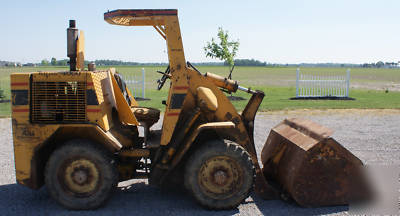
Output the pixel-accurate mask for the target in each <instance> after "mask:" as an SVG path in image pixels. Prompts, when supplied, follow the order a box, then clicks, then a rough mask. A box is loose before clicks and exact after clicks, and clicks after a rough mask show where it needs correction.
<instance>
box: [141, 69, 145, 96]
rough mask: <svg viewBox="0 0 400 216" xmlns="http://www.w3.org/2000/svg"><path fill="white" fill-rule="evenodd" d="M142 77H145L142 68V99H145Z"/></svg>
mask: <svg viewBox="0 0 400 216" xmlns="http://www.w3.org/2000/svg"><path fill="white" fill-rule="evenodd" d="M144 77H145V71H144V68H142V98H145V95H144V89H145V86H144V85H145V81H144Z"/></svg>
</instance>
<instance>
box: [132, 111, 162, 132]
mask: <svg viewBox="0 0 400 216" xmlns="http://www.w3.org/2000/svg"><path fill="white" fill-rule="evenodd" d="M131 110H132V112H133V114H134V115H135V117H136V119H137V120H138V121H139V122H144V123H146V124H147V126H148V127H151V126H152V125H153V124H154V123H156V122H158V120H159V119H160V110H158V109H154V108H150V107H131Z"/></svg>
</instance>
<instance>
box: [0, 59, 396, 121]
mask: <svg viewBox="0 0 400 216" xmlns="http://www.w3.org/2000/svg"><path fill="white" fill-rule="evenodd" d="M102 68H103V69H106V68H108V67H98V69H102ZM116 69H117V71H118V72H120V73H122V74H123V75H125V76H127V75H129V74H136V76H137V78H140V76H141V73H140V71H141V69H142V66H117V67H116ZM198 69H199V70H200V71H201V72H202V73H205V72H212V73H216V74H219V75H222V76H226V75H227V74H228V69H227V67H221V66H201V67H198ZM66 70H68V68H67V67H36V68H33V67H31V68H30V67H23V68H4V67H3V68H2V67H0V88H1V89H3V90H4V91H5V94H6V97H7V98H8V99H9V98H10V85H9V82H10V73H11V72H32V71H66ZM145 70H146V77H145V79H146V97H148V98H151V100H150V101H139V103H140V104H141V105H143V106H149V107H155V108H158V109H161V110H164V109H165V106H164V105H162V104H161V101H162V100H165V99H166V97H167V94H168V92H167V91H168V83H167V84H166V86H165V87H164V89H163V90H161V91H157V90H156V86H157V84H156V80H157V79H159V78H160V76H161V75H160V74H158V73H156V72H155V71H157V70H160V71H164V70H165V67H153V66H146V67H145ZM301 70H302V72H305V73H312V72H316V71H318V72H322V73H326V74H333V73H334V72H340V73H343V74H344V73H345V72H346V69H345V68H301ZM233 78H234V79H235V80H238V81H239V83H240V85H242V86H246V87H252V89H259V90H262V91H264V92H265V93H266V97H265V98H264V101H263V103H262V104H261V107H260V110H262V111H268V110H292V109H346V108H356V109H400V91H389V92H388V93H385V91H384V90H385V89H386V87H387V86H391V85H400V69H364V68H353V69H351V86H352V87H353V88H352V89H351V91H350V97H352V98H355V99H356V100H354V101H349V100H290V99H289V98H291V97H294V96H295V92H296V89H295V87H294V86H295V79H296V68H268V67H236V68H235V71H234V73H233ZM354 87H355V89H354ZM235 95H237V96H241V97H244V98H246V99H249V98H250V95H248V94H246V93H243V92H239V93H237V94H235ZM246 103H247V100H246V101H233V104H234V105H235V107H236V108H237V109H238V110H242V109H243V108H244V107H245V106H246ZM9 115H10V104H9V103H0V116H9Z"/></svg>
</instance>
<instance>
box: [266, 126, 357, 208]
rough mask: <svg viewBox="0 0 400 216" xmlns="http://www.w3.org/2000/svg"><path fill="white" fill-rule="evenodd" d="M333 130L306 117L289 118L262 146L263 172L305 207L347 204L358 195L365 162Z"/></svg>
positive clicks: (275, 128) (272, 131)
mask: <svg viewBox="0 0 400 216" xmlns="http://www.w3.org/2000/svg"><path fill="white" fill-rule="evenodd" d="M332 133H333V131H332V130H330V129H328V128H326V127H323V126H321V125H318V124H317V123H315V122H312V121H310V120H304V119H286V120H284V121H283V122H281V123H280V124H279V125H277V126H275V127H274V128H273V129H272V130H271V133H270V135H269V136H268V139H267V141H266V144H265V146H264V148H263V150H262V154H261V161H262V163H263V169H262V171H263V174H264V176H265V177H266V179H267V181H273V182H275V183H277V185H279V187H280V188H281V189H282V191H283V192H285V193H287V194H288V195H290V197H292V198H293V199H294V200H295V201H296V202H297V203H298V204H299V205H301V206H304V207H315V206H329V205H344V204H348V203H349V202H350V201H352V200H356V199H358V196H359V192H360V189H359V188H358V187H357V186H359V184H358V183H359V182H360V181H361V180H362V179H363V177H362V172H361V168H362V167H363V163H362V162H361V160H360V159H358V158H357V157H356V156H354V155H353V154H352V153H351V152H349V151H348V150H347V149H345V148H344V147H343V146H342V145H341V144H339V143H338V142H337V141H336V140H334V139H333V138H331V137H330V136H331V135H332Z"/></svg>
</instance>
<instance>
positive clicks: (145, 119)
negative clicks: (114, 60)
mask: <svg viewBox="0 0 400 216" xmlns="http://www.w3.org/2000/svg"><path fill="white" fill-rule="evenodd" d="M114 77H115V80H116V81H117V84H118V86H119V88H120V89H121V92H122V94H123V95H124V97H125V100H126V102H128V104H129V106H130V107H131V110H132V112H133V114H134V115H135V117H136V119H137V120H138V122H139V123H141V124H145V127H147V129H149V128H150V127H151V126H153V125H154V124H155V123H156V122H158V120H159V119H160V110H158V109H155V108H150V107H142V106H132V100H134V98H132V96H131V95H130V94H129V93H128V91H127V90H126V88H127V86H126V83H125V81H124V79H123V78H122V75H121V74H119V73H115V74H114Z"/></svg>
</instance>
